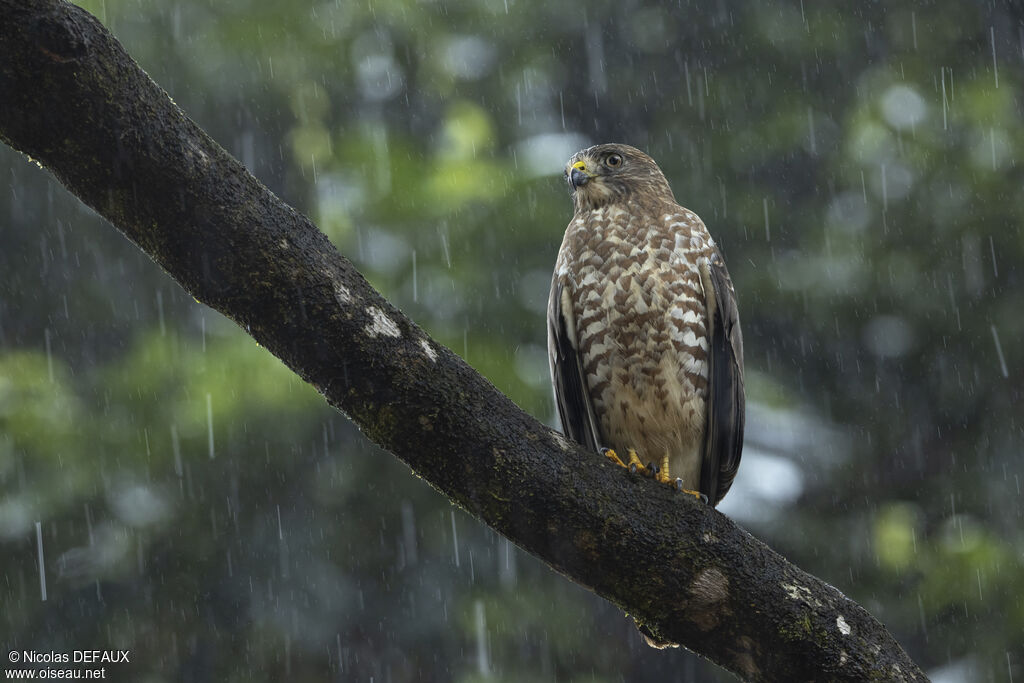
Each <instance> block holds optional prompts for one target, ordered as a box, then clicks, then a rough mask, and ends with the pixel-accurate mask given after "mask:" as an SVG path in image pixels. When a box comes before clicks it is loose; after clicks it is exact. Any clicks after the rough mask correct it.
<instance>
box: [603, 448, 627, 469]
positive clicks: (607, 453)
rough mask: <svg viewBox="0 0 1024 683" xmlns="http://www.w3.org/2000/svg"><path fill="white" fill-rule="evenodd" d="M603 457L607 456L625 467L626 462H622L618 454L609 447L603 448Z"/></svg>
mask: <svg viewBox="0 0 1024 683" xmlns="http://www.w3.org/2000/svg"><path fill="white" fill-rule="evenodd" d="M604 457H606V458H608V459H609V460H611V461H612V462H613V463H615V464H616V465H618V466H619V467H626V463H624V462H622V458H620V457H619V454H618V453H616V452H615V451H613V450H612V449H610V448H606V449H604Z"/></svg>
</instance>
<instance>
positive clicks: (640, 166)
mask: <svg viewBox="0 0 1024 683" xmlns="http://www.w3.org/2000/svg"><path fill="white" fill-rule="evenodd" d="M565 179H566V182H568V183H569V187H570V188H571V189H572V201H573V205H574V206H575V207H576V211H586V210H590V209H597V208H599V207H602V206H605V205H607V204H618V203H624V202H626V201H629V200H633V201H640V202H651V203H660V202H664V201H669V202H675V197H673V196H672V190H671V189H670V188H669V186H668V181H667V180H665V175H664V174H663V173H662V172H661V169H660V168H658V165H657V164H656V163H654V159H652V158H650V157H649V156H647V155H646V154H644V153H643V152H641V151H640V150H638V149H637V148H636V147H630V146H629V145H621V144H607V145H595V146H593V147H588V148H587V149H584V150H582V151H579V152H576V154H573V155H572V158H571V159H569V163H567V164H566V165H565Z"/></svg>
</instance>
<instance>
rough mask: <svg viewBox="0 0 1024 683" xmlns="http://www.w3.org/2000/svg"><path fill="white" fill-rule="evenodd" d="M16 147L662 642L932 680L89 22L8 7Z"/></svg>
mask: <svg viewBox="0 0 1024 683" xmlns="http://www.w3.org/2000/svg"><path fill="white" fill-rule="evenodd" d="M0 139H2V140H3V141H4V142H5V143H7V144H8V145H10V146H11V147H13V148H15V149H17V150H20V151H21V152H23V153H24V154H26V155H28V156H30V157H31V158H32V159H34V160H38V161H39V162H40V163H42V164H43V165H44V166H45V167H46V168H47V169H49V170H50V171H51V172H52V173H53V174H54V175H55V176H56V177H57V178H58V179H59V180H60V181H61V182H62V183H63V184H64V185H65V186H67V188H68V189H69V190H70V191H71V192H73V193H74V194H75V195H77V196H78V197H79V198H80V199H81V200H82V201H83V202H85V203H86V204H88V205H89V206H91V207H92V208H93V209H95V210H96V211H97V212H99V213H100V214H101V215H103V216H104V217H105V218H107V220H109V221H110V222H111V223H113V224H114V226H116V227H117V228H118V230H120V231H121V232H122V233H124V235H126V236H127V237H128V238H129V239H130V240H132V241H133V242H134V243H135V244H137V245H138V246H139V247H140V248H141V249H142V250H143V251H145V252H146V253H147V254H149V255H150V257H152V258H153V260H155V261H156V262H157V263H159V264H160V266H161V267H163V268H164V269H165V270H166V271H167V272H168V273H170V275H171V276H172V277H173V278H174V279H175V280H177V281H178V282H179V283H180V284H181V286H182V287H184V288H185V289H186V290H187V291H188V292H189V293H190V294H192V296H194V297H195V298H196V299H198V300H199V301H202V302H204V303H206V304H208V305H210V306H212V307H213V308H215V309H217V310H218V311H220V312H221V313H223V314H224V315H226V316H228V317H229V318H231V319H232V320H234V321H235V322H236V323H238V325H240V326H241V327H242V329H244V330H245V331H246V332H248V333H249V334H250V335H252V337H253V338H254V339H255V340H256V341H258V342H259V343H260V344H262V345H263V346H265V347H266V348H267V349H269V350H270V351H271V352H272V353H274V354H275V355H276V356H277V357H279V358H280V359H281V360H283V361H284V362H285V363H286V364H287V365H288V366H289V367H290V368H292V369H293V370H294V371H295V372H296V373H298V374H299V375H300V376H301V377H302V378H303V379H304V380H306V381H307V382H309V383H310V384H312V385H313V386H315V387H316V388H317V389H318V390H319V391H320V392H321V393H323V395H324V396H325V397H326V398H327V400H328V402H329V403H330V404H331V405H332V406H335V407H336V408H338V409H339V410H342V411H343V412H344V413H345V414H346V415H348V416H349V417H350V418H351V419H352V420H353V421H354V422H355V423H356V424H357V425H359V427H360V428H361V429H362V430H363V432H364V433H366V434H367V436H369V437H370V439H372V440H373V441H374V442H376V443H378V444H380V445H381V446H382V447H384V448H386V449H387V450H389V451H391V452H392V453H394V454H395V455H396V456H397V457H398V458H400V459H401V460H402V461H404V462H405V463H407V464H408V465H409V466H410V467H411V468H412V469H413V471H415V472H416V474H418V475H419V476H421V477H423V478H424V479H426V480H427V481H428V482H430V483H431V485H433V486H434V487H435V488H437V489H438V490H439V491H441V492H442V493H443V494H444V495H445V496H447V497H448V498H449V499H451V500H452V501H454V502H455V503H456V504H458V505H460V506H461V507H463V508H464V509H466V510H467V511H469V512H470V513H471V514H473V515H474V516H476V517H477V518H479V519H480V520H482V521H483V522H485V523H486V524H488V525H490V526H491V527H493V528H494V529H496V530H497V531H498V532H500V533H502V534H503V535H505V536H506V537H508V538H509V539H511V540H512V541H514V542H515V543H517V544H518V545H520V546H521V547H523V548H525V549H526V550H528V551H530V552H531V553H533V554H534V555H536V556H538V557H540V558H541V559H543V560H544V561H545V562H547V563H548V564H549V565H550V566H551V567H553V568H554V569H556V570H557V571H558V572H560V573H562V574H563V575H565V576H566V577H568V578H570V579H571V580H573V581H575V582H577V583H579V584H581V585H583V586H586V587H588V588H590V589H592V590H593V591H595V592H596V593H598V594H599V595H601V596H603V597H605V598H607V599H608V600H610V601H612V602H613V603H615V604H616V605H618V606H619V607H621V608H622V609H623V610H625V611H626V612H628V613H629V614H630V615H633V616H634V617H635V618H637V619H638V621H640V622H642V623H644V624H645V625H646V626H647V628H649V629H650V630H651V631H652V632H653V633H654V634H655V635H656V636H658V637H659V638H660V639H662V640H670V641H674V642H679V643H683V644H684V645H686V647H688V648H690V649H692V650H694V651H695V652H698V653H700V654H701V655H703V656H705V657H707V658H709V659H711V660H713V661H715V662H717V663H718V664H720V665H721V666H723V667H725V668H727V669H729V670H730V671H732V672H734V673H736V674H737V675H738V676H740V677H742V678H745V679H748V680H752V681H783V680H786V681H805V680H815V681H865V680H884V681H924V680H926V679H925V677H924V675H923V674H922V673H921V671H920V670H919V669H918V668H917V666H916V665H915V664H914V663H913V662H912V661H911V660H910V659H909V657H908V656H907V655H906V653H905V652H904V651H903V650H902V649H901V648H900V646H899V645H898V644H897V643H896V641H895V640H894V639H893V638H892V636H890V635H889V633H888V632H887V631H886V630H885V628H884V627H883V626H882V625H881V624H879V623H878V622H877V621H876V620H875V619H874V618H872V617H871V615H869V614H868V613H867V612H866V611H865V610H864V609H862V608H861V607H860V606H858V605H857V604H855V603H854V602H852V601H850V600H848V599H846V598H845V597H844V596H843V595H842V594H841V593H839V591H837V590H836V589H835V588H833V587H831V586H829V585H828V584H826V583H824V582H822V581H820V580H819V579H817V578H815V577H813V576H811V575H809V574H806V573H805V572H803V571H801V570H800V569H798V568H797V567H795V566H793V565H792V564H790V563H789V562H787V561H786V560H785V558H783V557H782V556H780V555H778V554H777V553H775V552H774V551H772V550H771V549H769V548H768V547H767V546H765V545H764V544H763V543H761V542H759V541H757V540H756V539H754V538H753V537H751V536H750V535H749V534H747V533H746V532H745V531H743V530H742V529H740V528H739V527H737V526H736V525H735V524H734V523H733V522H731V521H730V520H729V519H728V518H726V517H724V516H723V515H722V514H720V513H719V512H717V511H715V510H714V509H712V508H710V507H708V506H706V505H703V504H700V503H698V502H695V501H693V500H692V499H691V498H690V497H688V496H680V495H676V494H674V492H673V491H671V490H670V489H669V487H665V486H660V485H658V484H656V483H654V482H652V481H649V480H645V479H638V478H635V477H633V476H631V475H629V474H627V473H626V472H624V471H623V470H622V469H620V468H618V467H615V466H614V465H611V464H610V463H608V462H607V461H606V460H605V459H604V458H599V457H595V456H594V455H593V454H591V453H586V452H583V451H582V450H581V449H579V448H578V447H576V446H575V445H571V444H569V443H567V442H566V441H565V440H564V439H563V438H562V437H561V436H560V435H558V434H557V433H556V432H554V431H552V430H551V429H549V428H548V427H546V426H544V425H542V424H541V423H539V422H537V421H536V420H534V419H533V418H532V417H530V416H529V415H527V414H525V413H523V412H522V411H521V410H519V408H517V407H516V406H515V405H514V404H513V403H512V402H511V401H510V400H508V399H507V398H506V397H505V396H503V395H502V394H501V393H499V392H498V391H497V390H496V389H495V388H494V387H493V386H492V385H491V384H489V383H488V382H487V381H486V380H485V379H483V378H482V377H481V376H480V375H479V374H477V373H476V372H475V371H474V370H473V369H472V368H470V367H469V366H468V365H466V363H464V362H463V361H462V359H460V358H459V357H458V356H456V355H455V354H454V353H452V352H451V351H449V350H448V349H447V348H445V347H443V346H442V345H440V344H438V343H437V342H435V341H433V340H431V339H430V337H428V336H427V335H426V334H425V333H424V332H423V331H422V330H421V329H420V328H419V327H417V326H416V324H415V323H413V322H412V321H410V320H409V319H408V318H406V317H405V316H404V315H402V313H401V312H400V311H398V310H397V309H395V308H394V307H393V306H392V305H391V304H389V303H388V302H387V301H386V300H385V299H384V298H382V297H381V295H380V294H378V293H377V292H376V291H374V290H373V289H372V288H371V287H370V286H369V285H368V284H367V282H366V280H365V279H363V277H362V276H361V275H360V274H359V273H358V272H357V271H356V270H355V268H354V267H353V266H352V264H351V263H349V262H348V261H347V260H346V259H345V258H344V257H343V256H341V254H339V253H338V252H337V250H336V249H335V248H334V247H333V246H332V245H331V244H330V242H328V240H327V238H326V237H325V236H324V235H323V233H321V232H320V231H319V230H317V228H316V226H314V225H313V224H312V223H311V222H310V221H309V219H308V218H306V217H305V216H302V215H300V214H299V213H297V212H296V211H294V210H293V209H292V208H290V207H289V206H287V205H286V204H285V203H284V202H282V201H281V200H280V199H278V198H277V197H276V196H274V195H273V194H272V193H271V192H270V191H269V190H267V189H266V188H265V187H264V186H263V185H261V184H260V182H259V181H257V180H256V179H255V178H254V177H253V176H252V175H250V174H249V173H248V172H247V171H246V170H245V168H243V167H242V166H241V164H239V163H238V162H237V161H236V160H235V159H233V158H232V157H231V156H229V155H228V154H227V153H226V152H225V151H224V150H223V149H222V148H221V147H220V146H219V145H218V144H217V143H216V142H214V141H213V140H212V139H211V138H210V137H209V136H208V135H207V134H206V133H205V132H203V131H202V130H201V129H200V128H199V127H198V126H197V125H196V124H195V123H193V122H192V121H191V120H190V119H189V118H188V117H186V116H185V114H184V113H182V111H181V110H180V109H178V107H177V106H176V105H175V104H174V103H173V102H172V101H171V100H170V99H169V98H168V96H167V94H166V93H165V92H164V91H163V90H162V89H160V87H159V86H157V85H156V84H155V83H154V82H153V81H152V80H151V79H150V78H149V77H148V76H147V75H146V74H145V73H144V72H143V71H142V70H141V69H140V68H139V66H138V65H137V64H136V63H135V62H134V61H133V60H132V59H131V57H130V56H129V55H128V54H127V53H126V52H125V50H124V48H123V47H122V46H121V45H120V44H119V43H118V42H117V41H116V40H115V39H114V38H113V36H111V35H110V34H109V33H108V32H107V31H106V30H105V29H104V28H103V27H102V26H101V25H100V24H99V22H98V21H96V20H95V19H94V18H93V17H92V16H90V15H89V14H87V13H86V12H85V11H83V10H81V9H79V8H77V7H75V6H73V5H70V4H67V3H65V2H60V1H58V0H35V1H28V0H0ZM537 324H538V325H542V324H543V321H540V320H538V322H537ZM651 656H664V655H657V654H655V653H654V652H653V651H652V654H651Z"/></svg>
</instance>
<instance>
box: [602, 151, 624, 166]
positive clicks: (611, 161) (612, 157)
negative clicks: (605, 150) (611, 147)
mask: <svg viewBox="0 0 1024 683" xmlns="http://www.w3.org/2000/svg"><path fill="white" fill-rule="evenodd" d="M604 165H605V166H607V167H608V168H618V167H619V166H621V165H622V157H621V156H619V155H618V154H609V155H608V158H607V159H605V160H604Z"/></svg>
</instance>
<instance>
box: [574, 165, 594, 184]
mask: <svg viewBox="0 0 1024 683" xmlns="http://www.w3.org/2000/svg"><path fill="white" fill-rule="evenodd" d="M593 177H594V176H593V175H592V174H591V173H590V172H589V171H587V164H586V163H585V162H583V161H582V160H581V161H577V162H576V163H575V164H573V165H572V168H570V169H569V185H570V186H572V189H573V190H575V189H577V188H579V187H582V186H584V185H586V184H587V183H588V182H590V179H591V178H593Z"/></svg>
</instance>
